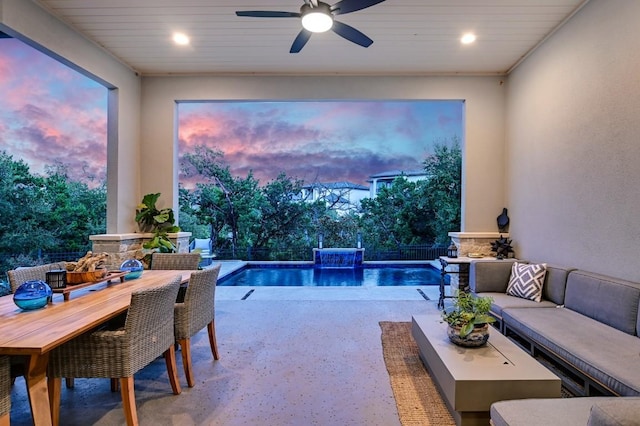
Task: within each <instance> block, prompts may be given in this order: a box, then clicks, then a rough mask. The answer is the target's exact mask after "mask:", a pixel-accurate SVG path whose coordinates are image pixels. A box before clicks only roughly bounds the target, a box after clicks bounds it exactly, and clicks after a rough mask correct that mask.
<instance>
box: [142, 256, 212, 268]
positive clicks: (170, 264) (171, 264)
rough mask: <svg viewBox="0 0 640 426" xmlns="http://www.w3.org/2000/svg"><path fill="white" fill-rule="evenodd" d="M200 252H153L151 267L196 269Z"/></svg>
mask: <svg viewBox="0 0 640 426" xmlns="http://www.w3.org/2000/svg"><path fill="white" fill-rule="evenodd" d="M199 264H200V253H153V254H152V255H151V269H165V270H166V269H180V270H197V269H198V265H199Z"/></svg>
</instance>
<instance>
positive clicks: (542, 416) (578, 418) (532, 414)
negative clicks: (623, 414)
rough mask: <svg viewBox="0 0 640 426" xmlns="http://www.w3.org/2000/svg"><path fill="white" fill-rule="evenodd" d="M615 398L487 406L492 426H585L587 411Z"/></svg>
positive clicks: (522, 400) (510, 402)
mask: <svg viewBox="0 0 640 426" xmlns="http://www.w3.org/2000/svg"><path fill="white" fill-rule="evenodd" d="M618 399H620V398H616V397H594V398H554V399H516V400H512V401H499V402H494V403H493V404H491V411H490V413H491V421H492V422H493V424H494V425H495V426H551V425H554V426H555V425H562V426H585V425H586V424H587V421H588V419H589V414H590V411H591V407H592V406H593V404H594V403H596V402H599V401H608V400H618Z"/></svg>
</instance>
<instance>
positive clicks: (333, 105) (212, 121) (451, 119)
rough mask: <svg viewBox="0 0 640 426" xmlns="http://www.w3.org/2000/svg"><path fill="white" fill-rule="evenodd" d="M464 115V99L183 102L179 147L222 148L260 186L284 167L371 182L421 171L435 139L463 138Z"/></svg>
mask: <svg viewBox="0 0 640 426" xmlns="http://www.w3.org/2000/svg"><path fill="white" fill-rule="evenodd" d="M462 114H463V103H462V102H461V101H327V102H325V101H321V102H312V101H308V102H209V103H181V104H180V105H179V118H180V129H179V138H180V141H179V152H180V153H181V154H182V153H184V152H189V151H191V150H193V147H195V146H197V145H205V146H207V147H210V148H213V149H216V150H219V151H222V152H224V161H225V162H226V163H227V164H228V165H229V166H230V169H231V171H232V173H233V174H234V175H236V176H242V177H245V176H246V175H247V173H248V172H249V170H253V174H254V176H255V177H256V178H258V179H259V180H260V182H261V184H265V183H267V182H268V181H269V180H272V179H273V178H275V177H276V176H277V175H278V173H279V172H281V171H285V172H286V173H287V175H288V176H290V177H295V178H300V179H303V180H304V181H305V182H306V183H311V182H315V181H318V182H337V181H350V182H353V183H358V184H366V180H367V179H368V178H369V176H371V175H373V174H377V173H381V172H387V171H391V170H405V171H409V170H421V169H422V162H423V161H424V159H425V158H426V156H427V155H429V154H431V153H433V145H434V143H436V142H440V143H442V142H443V141H447V142H450V141H451V140H452V139H453V138H454V137H457V138H459V139H460V140H461V138H462ZM187 186H188V185H187Z"/></svg>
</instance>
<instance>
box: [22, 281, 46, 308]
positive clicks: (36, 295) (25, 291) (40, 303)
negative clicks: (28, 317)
mask: <svg viewBox="0 0 640 426" xmlns="http://www.w3.org/2000/svg"><path fill="white" fill-rule="evenodd" d="M52 296H53V291H51V287H49V286H48V285H47V283H45V282H44V281H40V280H32V281H27V282H25V283H23V284H22V285H20V287H18V288H17V289H16V292H15V293H14V294H13V302H14V303H15V304H16V305H18V307H19V308H20V309H24V310H33V309H40V308H44V307H45V306H46V305H47V303H49V302H50V301H51V297H52Z"/></svg>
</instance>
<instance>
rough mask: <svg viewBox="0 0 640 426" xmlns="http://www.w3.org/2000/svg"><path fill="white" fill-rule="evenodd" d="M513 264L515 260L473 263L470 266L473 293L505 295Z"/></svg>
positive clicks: (470, 285)
mask: <svg viewBox="0 0 640 426" xmlns="http://www.w3.org/2000/svg"><path fill="white" fill-rule="evenodd" d="M513 262H515V260H514V259H503V260H474V261H472V262H471V265H470V266H469V287H470V288H471V291H472V292H474V293H484V292H492V293H505V292H506V291H507V285H508V284H509V277H510V276H511V265H513ZM520 263H522V261H520Z"/></svg>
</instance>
